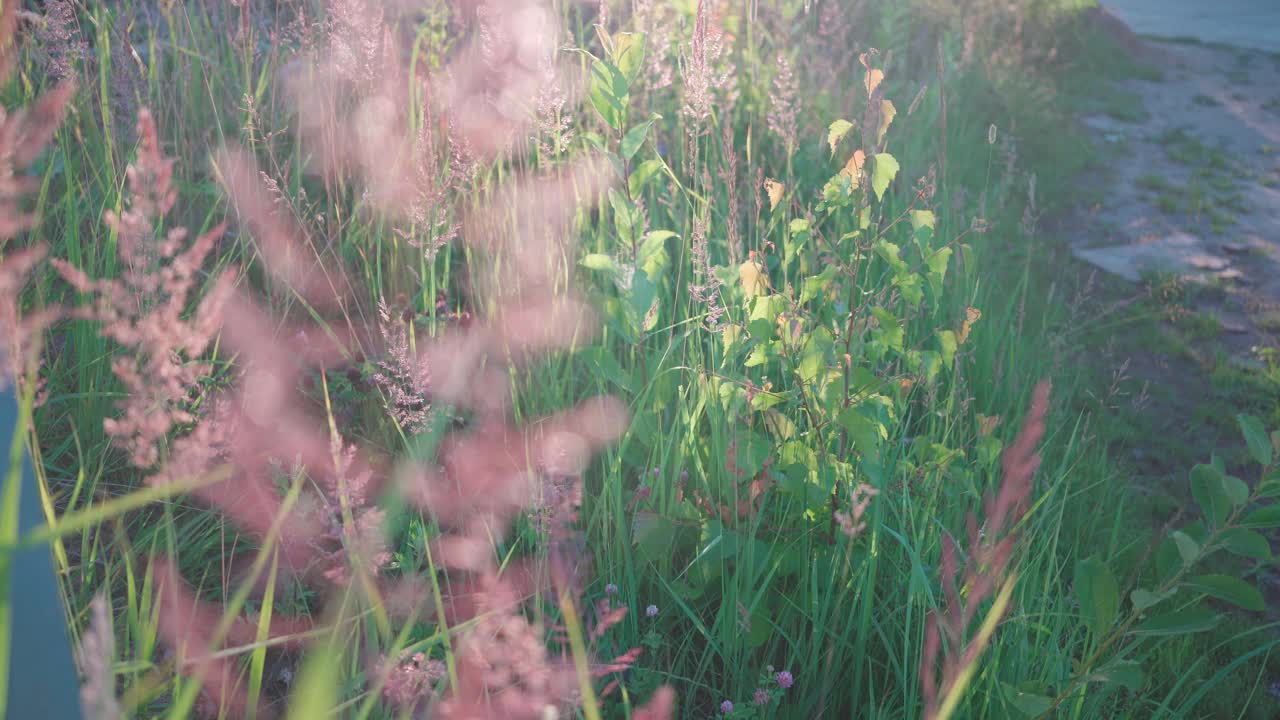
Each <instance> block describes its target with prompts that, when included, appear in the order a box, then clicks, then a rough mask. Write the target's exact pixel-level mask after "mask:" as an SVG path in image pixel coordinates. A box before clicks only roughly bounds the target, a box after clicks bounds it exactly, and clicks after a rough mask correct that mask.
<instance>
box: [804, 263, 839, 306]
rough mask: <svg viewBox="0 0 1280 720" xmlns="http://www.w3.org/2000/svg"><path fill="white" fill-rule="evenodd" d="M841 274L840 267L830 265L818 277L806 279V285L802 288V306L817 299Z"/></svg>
mask: <svg viewBox="0 0 1280 720" xmlns="http://www.w3.org/2000/svg"><path fill="white" fill-rule="evenodd" d="M839 272H840V266H839V265H828V266H826V267H825V268H823V269H822V272H820V273H818V274H817V275H813V276H810V277H807V278H805V279H804V284H803V285H802V286H801V288H800V304H801V305H803V304H805V303H807V302H809V301H810V300H813V299H814V298H817V297H818V295H819V294H820V293H822V291H823V290H826V288H827V286H828V285H830V284H831V281H832V280H834V279H835V277H836V275H837V274H838V273H839Z"/></svg>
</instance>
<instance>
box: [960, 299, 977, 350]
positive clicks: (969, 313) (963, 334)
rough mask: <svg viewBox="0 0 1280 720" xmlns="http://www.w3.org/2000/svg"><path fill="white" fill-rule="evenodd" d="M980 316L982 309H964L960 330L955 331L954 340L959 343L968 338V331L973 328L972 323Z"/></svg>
mask: <svg viewBox="0 0 1280 720" xmlns="http://www.w3.org/2000/svg"><path fill="white" fill-rule="evenodd" d="M980 317H982V311H981V310H979V309H978V308H976V307H971V308H969V309H968V310H965V318H964V322H963V323H962V324H961V325H960V331H959V332H957V333H956V340H957V341H958V342H959V343H960V344H961V345H963V344H964V341H965V340H968V339H969V331H970V330H972V329H973V324H974V323H976V322H978V318H980Z"/></svg>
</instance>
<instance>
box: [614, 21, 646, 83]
mask: <svg viewBox="0 0 1280 720" xmlns="http://www.w3.org/2000/svg"><path fill="white" fill-rule="evenodd" d="M644 40H645V36H644V33H629V32H627V33H618V34H617V35H614V36H613V42H614V46H613V61H614V62H615V63H616V64H617V66H618V72H619V73H621V74H622V77H623V79H624V80H626V82H627V87H630V85H631V83H633V82H635V81H636V76H637V75H639V74H640V68H641V67H643V66H644V55H645V42H644Z"/></svg>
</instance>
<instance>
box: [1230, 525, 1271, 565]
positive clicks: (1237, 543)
mask: <svg viewBox="0 0 1280 720" xmlns="http://www.w3.org/2000/svg"><path fill="white" fill-rule="evenodd" d="M1219 537H1220V541H1221V542H1222V546H1223V547H1225V548H1226V549H1227V551H1228V552H1231V553H1233V554H1235V555H1239V556H1241V557H1247V558H1253V559H1254V560H1270V559H1271V543H1270V541H1268V540H1267V539H1266V538H1265V537H1263V536H1262V535H1260V534H1258V533H1256V532H1254V531H1252V530H1246V529H1244V528H1231V529H1229V530H1225V531H1223V533H1222V534H1221V535H1220V536H1219Z"/></svg>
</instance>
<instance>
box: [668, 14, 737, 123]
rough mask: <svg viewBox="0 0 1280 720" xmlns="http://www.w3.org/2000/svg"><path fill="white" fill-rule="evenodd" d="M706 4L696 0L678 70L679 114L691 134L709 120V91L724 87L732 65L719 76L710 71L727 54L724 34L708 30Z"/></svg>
mask: <svg viewBox="0 0 1280 720" xmlns="http://www.w3.org/2000/svg"><path fill="white" fill-rule="evenodd" d="M710 5H711V3H709V2H707V0H699V1H698V9H697V12H696V13H695V15H694V23H693V40H692V42H691V44H690V46H689V54H688V56H687V57H686V58H685V61H684V63H682V67H681V74H682V75H683V77H684V107H683V108H682V109H681V112H682V113H683V114H684V115H685V117H687V118H688V119H689V120H691V121H692V123H691V125H690V128H689V130H690V133H691V134H692V135H699V134H701V132H702V128H703V127H704V126H705V124H706V121H707V120H708V119H709V118H710V117H711V108H712V104H713V101H714V98H713V92H714V91H716V90H724V89H725V88H727V87H728V86H729V84H730V81H731V79H732V77H733V71H734V68H733V66H732V65H730V66H729V67H727V68H725V69H724V71H723V72H721V73H719V74H717V73H716V71H715V69H714V67H715V64H716V62H717V61H718V60H720V58H721V57H722V56H723V55H726V54H727V52H726V50H727V47H726V44H725V42H724V34H723V33H721V32H720V31H719V30H717V29H715V28H713V27H712V24H711V8H710Z"/></svg>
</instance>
